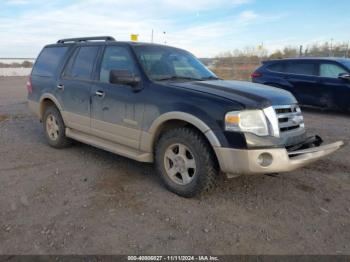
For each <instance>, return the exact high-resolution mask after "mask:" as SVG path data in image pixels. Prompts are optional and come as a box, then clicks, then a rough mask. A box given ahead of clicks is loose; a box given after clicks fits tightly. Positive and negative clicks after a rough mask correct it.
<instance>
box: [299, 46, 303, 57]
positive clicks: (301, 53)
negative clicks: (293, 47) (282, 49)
mask: <svg viewBox="0 0 350 262" xmlns="http://www.w3.org/2000/svg"><path fill="white" fill-rule="evenodd" d="M299 56H303V46H302V45H300V47H299Z"/></svg>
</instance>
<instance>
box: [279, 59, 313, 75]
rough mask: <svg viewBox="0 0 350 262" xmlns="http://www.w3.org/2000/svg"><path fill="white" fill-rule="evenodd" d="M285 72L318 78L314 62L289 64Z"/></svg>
mask: <svg viewBox="0 0 350 262" xmlns="http://www.w3.org/2000/svg"><path fill="white" fill-rule="evenodd" d="M285 72H286V73H290V74H298V75H309V76H316V75H317V70H316V63H313V62H289V63H287V64H286V67H285Z"/></svg>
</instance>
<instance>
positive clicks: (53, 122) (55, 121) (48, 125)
mask: <svg viewBox="0 0 350 262" xmlns="http://www.w3.org/2000/svg"><path fill="white" fill-rule="evenodd" d="M43 128H44V133H45V137H46V140H47V142H48V143H49V145H50V146H52V147H54V148H64V147H67V146H69V145H70V144H71V140H70V139H69V138H67V137H66V126H65V124H64V122H63V119H62V116H61V114H60V112H59V110H58V109H57V108H56V107H55V106H49V107H47V108H46V110H45V112H44V117H43Z"/></svg>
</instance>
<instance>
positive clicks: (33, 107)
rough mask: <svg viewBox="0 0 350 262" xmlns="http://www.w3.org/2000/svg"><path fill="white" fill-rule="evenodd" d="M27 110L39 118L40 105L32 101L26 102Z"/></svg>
mask: <svg viewBox="0 0 350 262" xmlns="http://www.w3.org/2000/svg"><path fill="white" fill-rule="evenodd" d="M27 103H28V108H29V110H30V111H31V112H32V113H34V114H35V115H36V116H37V117H38V118H40V117H41V116H40V103H38V102H35V101H33V100H27Z"/></svg>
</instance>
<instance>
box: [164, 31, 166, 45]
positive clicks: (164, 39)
mask: <svg viewBox="0 0 350 262" xmlns="http://www.w3.org/2000/svg"><path fill="white" fill-rule="evenodd" d="M163 34H164V44H165V45H166V38H165V34H166V32H165V31H163Z"/></svg>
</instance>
